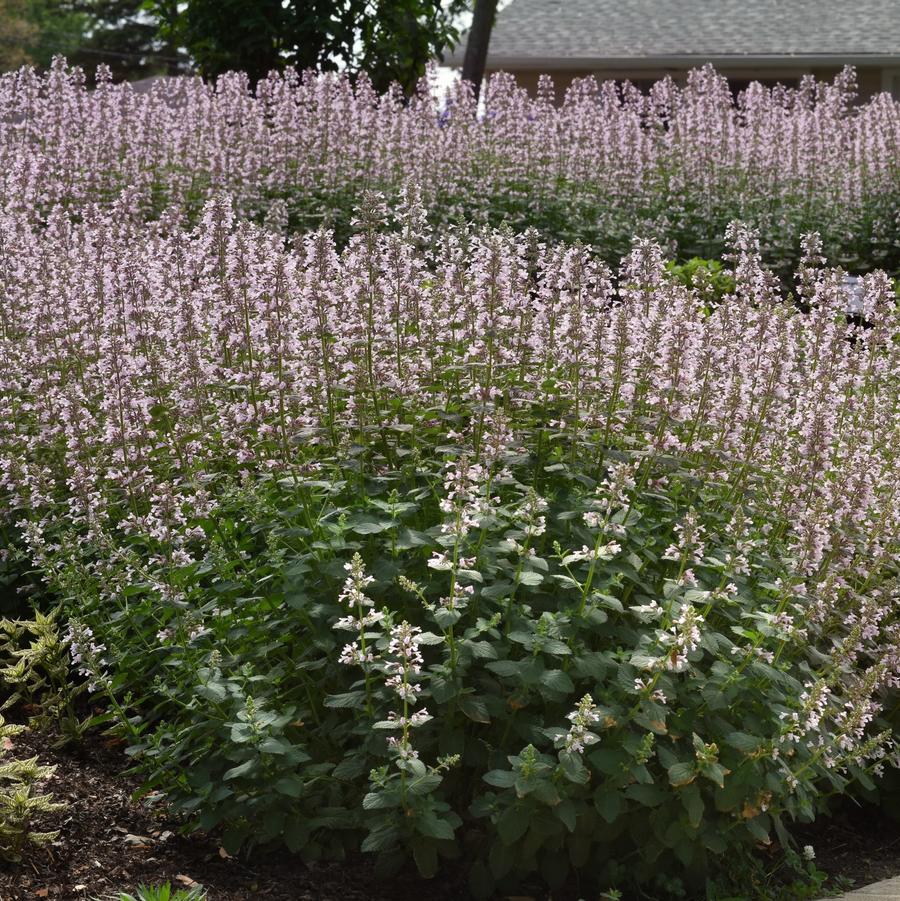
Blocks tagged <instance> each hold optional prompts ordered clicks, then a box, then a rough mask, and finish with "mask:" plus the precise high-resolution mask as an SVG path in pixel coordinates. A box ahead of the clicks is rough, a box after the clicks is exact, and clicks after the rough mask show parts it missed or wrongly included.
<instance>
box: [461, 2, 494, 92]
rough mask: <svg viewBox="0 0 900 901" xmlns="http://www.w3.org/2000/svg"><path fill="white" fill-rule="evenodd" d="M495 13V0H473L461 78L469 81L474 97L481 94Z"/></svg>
mask: <svg viewBox="0 0 900 901" xmlns="http://www.w3.org/2000/svg"><path fill="white" fill-rule="evenodd" d="M496 13H497V0H475V11H474V13H473V15H472V27H471V28H470V29H469V38H468V40H467V41H466V55H465V58H464V59H463V70H462V77H463V79H464V80H465V81H471V82H472V86H473V87H474V88H475V97H476V98H477V97H478V95H479V93H480V92H481V82H482V80H483V79H484V66H485V63H486V62H487V52H488V44H489V43H490V40H491V29H492V28H493V27H494V16H495V15H496Z"/></svg>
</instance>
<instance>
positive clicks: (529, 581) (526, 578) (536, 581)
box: [519, 570, 544, 585]
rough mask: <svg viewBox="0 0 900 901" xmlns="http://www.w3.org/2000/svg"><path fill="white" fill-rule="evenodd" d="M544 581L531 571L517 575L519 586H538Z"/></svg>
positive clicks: (539, 575)
mask: <svg viewBox="0 0 900 901" xmlns="http://www.w3.org/2000/svg"><path fill="white" fill-rule="evenodd" d="M543 581H544V577H543V576H542V575H541V574H540V573H536V572H534V571H533V570H525V571H524V572H520V573H519V584H520V585H540V584H541V582H543Z"/></svg>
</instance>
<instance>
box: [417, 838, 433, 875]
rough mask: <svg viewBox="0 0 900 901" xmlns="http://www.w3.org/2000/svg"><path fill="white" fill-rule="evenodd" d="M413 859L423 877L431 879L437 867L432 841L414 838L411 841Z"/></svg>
mask: <svg viewBox="0 0 900 901" xmlns="http://www.w3.org/2000/svg"><path fill="white" fill-rule="evenodd" d="M412 852H413V860H415V862H416V869H417V870H418V871H419V875H420V876H421V877H422V878H423V879H431V877H432V876H434V874H435V873H437V869H438V856H437V849H436V848H435V846H434V844H433V843H432V842H427V841H421V840H420V839H417V838H414V839H413V841H412Z"/></svg>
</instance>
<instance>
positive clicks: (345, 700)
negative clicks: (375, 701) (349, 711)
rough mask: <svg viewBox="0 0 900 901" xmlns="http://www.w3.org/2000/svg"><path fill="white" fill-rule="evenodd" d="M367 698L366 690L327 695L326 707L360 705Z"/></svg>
mask: <svg viewBox="0 0 900 901" xmlns="http://www.w3.org/2000/svg"><path fill="white" fill-rule="evenodd" d="M365 699H366V693H365V692H364V691H345V692H341V693H340V694H334V695H327V696H326V698H325V701H324V704H325V706H326V707H336V708H348V707H359V706H360V705H361V704H362V703H363V702H364V701H365Z"/></svg>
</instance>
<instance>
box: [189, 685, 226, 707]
mask: <svg viewBox="0 0 900 901" xmlns="http://www.w3.org/2000/svg"><path fill="white" fill-rule="evenodd" d="M194 692H195V693H196V694H198V695H200V697H201V698H206V700H207V701H212V702H213V703H215V704H220V703H221V702H222V701H224V700H225V699H226V698H227V697H228V691H227V690H226V688H225V686H224V685H222V683H221V682H207V683H206V684H205V685H198V686H197V687H196V688H195V689H194Z"/></svg>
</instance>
